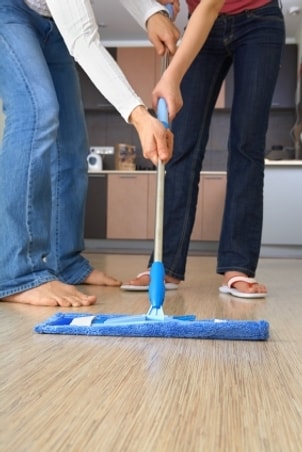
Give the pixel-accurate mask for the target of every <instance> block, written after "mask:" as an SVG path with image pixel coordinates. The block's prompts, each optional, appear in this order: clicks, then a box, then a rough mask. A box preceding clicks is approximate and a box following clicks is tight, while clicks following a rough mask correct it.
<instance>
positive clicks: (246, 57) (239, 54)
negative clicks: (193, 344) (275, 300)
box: [122, 0, 285, 298]
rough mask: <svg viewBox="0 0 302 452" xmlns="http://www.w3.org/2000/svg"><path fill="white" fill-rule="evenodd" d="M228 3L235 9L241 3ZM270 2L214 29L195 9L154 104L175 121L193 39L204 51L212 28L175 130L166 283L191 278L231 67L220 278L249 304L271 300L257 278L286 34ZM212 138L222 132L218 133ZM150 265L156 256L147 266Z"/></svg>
mask: <svg viewBox="0 0 302 452" xmlns="http://www.w3.org/2000/svg"><path fill="white" fill-rule="evenodd" d="M189 3H195V4H196V3H197V2H193V1H191V2H190V1H188V4H189ZM208 3H210V2H208ZM213 3H215V2H213ZM227 3H228V1H226V2H225V6H226V7H227V6H228V5H227ZM229 3H230V4H231V3H232V6H234V7H235V6H236V2H229ZM241 3H243V2H241ZM245 3H246V2H245ZM250 3H251V5H252V3H253V2H250ZM264 3H266V4H264V5H262V6H261V7H259V8H256V9H253V8H252V9H250V10H246V11H243V12H239V13H238V14H224V13H222V14H218V17H217V18H216V19H215V20H214V21H213V26H212V27H211V24H210V25H209V21H210V19H209V18H210V17H211V14H212V13H211V10H210V9H208V10H207V11H206V13H204V12H201V13H200V14H199V17H198V19H197V14H196V13H197V8H196V10H195V11H194V12H193V14H192V17H191V19H190V21H189V23H188V27H187V29H186V30H185V33H184V37H183V40H182V43H181V45H180V47H179V49H178V51H177V52H176V55H175V56H174V58H173V60H172V62H171V63H170V66H169V67H168V69H167V70H166V72H165V74H163V77H162V79H161V81H160V82H159V84H158V85H157V87H155V90H154V93H153V97H154V101H155V102H156V101H157V99H158V97H160V96H162V97H165V98H166V100H167V102H168V106H169V111H170V113H171V112H172V116H173V115H174V113H175V111H176V110H177V109H179V106H180V104H178V105H176V107H175V105H174V104H177V102H174V104H173V102H172V100H173V99H172V95H171V91H172V89H174V88H175V85H177V83H176V81H175V79H176V78H177V77H178V73H181V74H182V73H183V72H185V70H184V69H183V67H184V65H185V64H186V65H187V66H189V65H188V64H187V62H186V58H188V54H189V53H190V50H188V49H190V46H191V45H192V42H193V41H194V40H195V37H196V36H197V35H199V38H198V39H199V41H200V42H199V45H202V39H203V37H202V36H201V35H202V33H204V34H206V31H207V27H209V28H211V29H210V32H209V34H208V36H207V37H206V38H205V42H204V44H203V45H202V47H201V50H200V51H199V52H198V53H197V55H196V57H195V58H194V60H193V62H192V64H191V65H190V66H189V68H188V70H187V71H186V73H185V75H184V77H183V78H182V81H181V96H182V99H183V105H182V108H181V109H180V111H179V112H178V114H177V115H176V117H175V119H174V120H173V123H172V131H173V133H174V152H173V157H172V159H171V160H170V161H169V163H168V164H167V165H166V179H165V200H164V205H165V213H164V240H163V262H164V265H165V271H166V282H167V283H170V284H171V285H172V286H173V287H172V288H175V287H177V284H178V283H179V282H180V281H181V280H184V278H185V269H186V261H187V255H188V248H189V242H190V236H191V232H192V228H193V225H194V220H195V212H196V205H197V198H198V185H199V178H200V171H201V169H202V162H203V158H204V154H205V150H206V145H207V141H208V137H209V128H210V123H211V118H212V115H213V110H214V108H215V103H216V100H217V97H218V94H219V92H220V89H221V86H222V83H223V80H224V79H225V77H226V75H227V73H228V71H229V69H230V67H231V66H233V70H234V97H233V102H232V108H231V114H230V132H229V141H228V162H227V190H226V199H225V208H224V215H223V221H222V228H221V236H220V242H219V249H218V263H217V273H218V274H221V275H224V280H223V286H222V287H221V289H220V290H221V292H225V293H232V294H233V295H235V296H239V297H251V298H260V297H265V295H266V292H267V289H266V287H265V286H264V285H263V284H258V283H257V281H256V280H254V276H255V272H256V268H257V264H258V259H259V254H260V246H261V233H262V217H263V180H264V155H265V138H266V132H267V128H268V120H269V114H270V108H271V102H272V97H273V92H274V88H275V84H276V80H277V76H278V72H279V67H280V59H281V53H282V48H283V44H284V39H285V30H284V20H283V15H282V11H281V9H280V7H279V4H278V2H277V0H273V1H268V2H264ZM202 4H204V5H202ZM238 4H240V1H238V2H237V5H238ZM201 5H202V6H201ZM201 7H205V8H206V7H207V5H206V4H205V3H204V2H203V1H201V2H200V11H201ZM214 7H216V5H214ZM202 14H203V15H202ZM213 14H215V12H214V13H213ZM194 15H195V17H194V19H195V23H196V22H197V23H196V29H195V30H193V27H194V26H195V25H194V19H193V16H194ZM205 16H206V17H205ZM192 19H193V22H191V21H192ZM203 20H204V22H202V21H203ZM190 22H191V25H192V27H191V28H189V27H190ZM192 31H193V33H192ZM189 33H190V36H189ZM194 33H195V37H194V36H193V35H194ZM185 46H186V47H185ZM185 49H186V50H185ZM181 52H182V54H181ZM180 55H181V56H180ZM178 56H179V58H178ZM184 61H185V63H183V62H184ZM176 65H178V66H177V68H176V69H175V67H176ZM172 71H173V73H172ZM175 73H176V76H177V77H175ZM179 78H181V76H180V77H179ZM177 82H178V80H177ZM171 99H172V100H171ZM174 101H175V99H174ZM214 133H219V131H215V130H214ZM205 215H206V212H205ZM152 261H153V256H151V259H150V261H149V267H150V266H151V264H152ZM148 283H149V275H148V273H147V272H144V273H142V274H140V275H138V277H137V278H135V279H133V280H131V281H130V282H128V283H126V284H125V285H123V286H122V288H125V289H128V290H136V289H139V286H142V287H145V288H146V287H147V285H148Z"/></svg>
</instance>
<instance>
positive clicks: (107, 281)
mask: <svg viewBox="0 0 302 452" xmlns="http://www.w3.org/2000/svg"><path fill="white" fill-rule="evenodd" d="M82 284H92V285H96V286H112V287H119V286H120V285H121V284H122V282H121V281H119V280H118V279H116V278H113V277H112V276H108V275H106V273H103V272H101V271H100V270H96V269H94V270H92V272H91V273H90V274H89V275H88V276H87V278H86V279H85V280H84V281H83V283H82Z"/></svg>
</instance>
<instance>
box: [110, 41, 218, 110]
mask: <svg viewBox="0 0 302 452" xmlns="http://www.w3.org/2000/svg"><path fill="white" fill-rule="evenodd" d="M117 62H118V64H119V65H120V67H121V69H122V70H123V72H124V73H125V75H126V77H127V79H128V80H129V82H130V84H131V85H132V86H133V88H134V89H135V91H136V92H137V94H139V96H140V97H141V98H142V100H143V101H144V103H145V104H146V105H147V106H148V107H152V91H153V89H154V87H155V85H156V83H157V82H158V80H159V79H160V76H161V57H159V56H158V55H157V53H156V52H155V50H154V48H153V47H121V48H118V49H117ZM224 106H225V83H223V86H222V88H221V91H220V94H219V97H218V99H217V103H216V107H215V108H224Z"/></svg>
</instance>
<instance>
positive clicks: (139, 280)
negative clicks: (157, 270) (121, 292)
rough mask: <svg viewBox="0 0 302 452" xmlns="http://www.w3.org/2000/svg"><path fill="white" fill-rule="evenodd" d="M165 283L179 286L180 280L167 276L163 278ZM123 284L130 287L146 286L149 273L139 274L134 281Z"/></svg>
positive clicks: (148, 282) (148, 281)
mask: <svg viewBox="0 0 302 452" xmlns="http://www.w3.org/2000/svg"><path fill="white" fill-rule="evenodd" d="M165 282H166V283H173V284H179V283H180V280H179V279H176V278H173V277H172V276H168V275H167V276H166V277H165ZM125 284H127V285H131V286H148V285H149V284H150V271H149V270H146V271H145V272H142V273H139V274H138V275H137V276H136V277H135V278H134V279H131V280H130V281H128V282H126V283H125Z"/></svg>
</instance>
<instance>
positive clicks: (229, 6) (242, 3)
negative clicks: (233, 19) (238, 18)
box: [186, 0, 270, 14]
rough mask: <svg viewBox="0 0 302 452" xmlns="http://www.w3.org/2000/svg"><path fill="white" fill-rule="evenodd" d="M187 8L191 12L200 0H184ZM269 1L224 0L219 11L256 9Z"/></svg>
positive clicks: (235, 11) (228, 12)
mask: <svg viewBox="0 0 302 452" xmlns="http://www.w3.org/2000/svg"><path fill="white" fill-rule="evenodd" d="M186 1H187V4H188V8H189V12H190V13H191V14H192V12H193V11H194V9H195V8H196V6H197V5H198V4H199V3H200V0H186ZM201 1H202V0H201ZM267 3H270V0H225V3H224V5H223V7H222V8H221V10H220V13H223V14H238V13H241V12H242V11H246V10H247V9H256V8H260V6H263V5H266V4H267Z"/></svg>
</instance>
